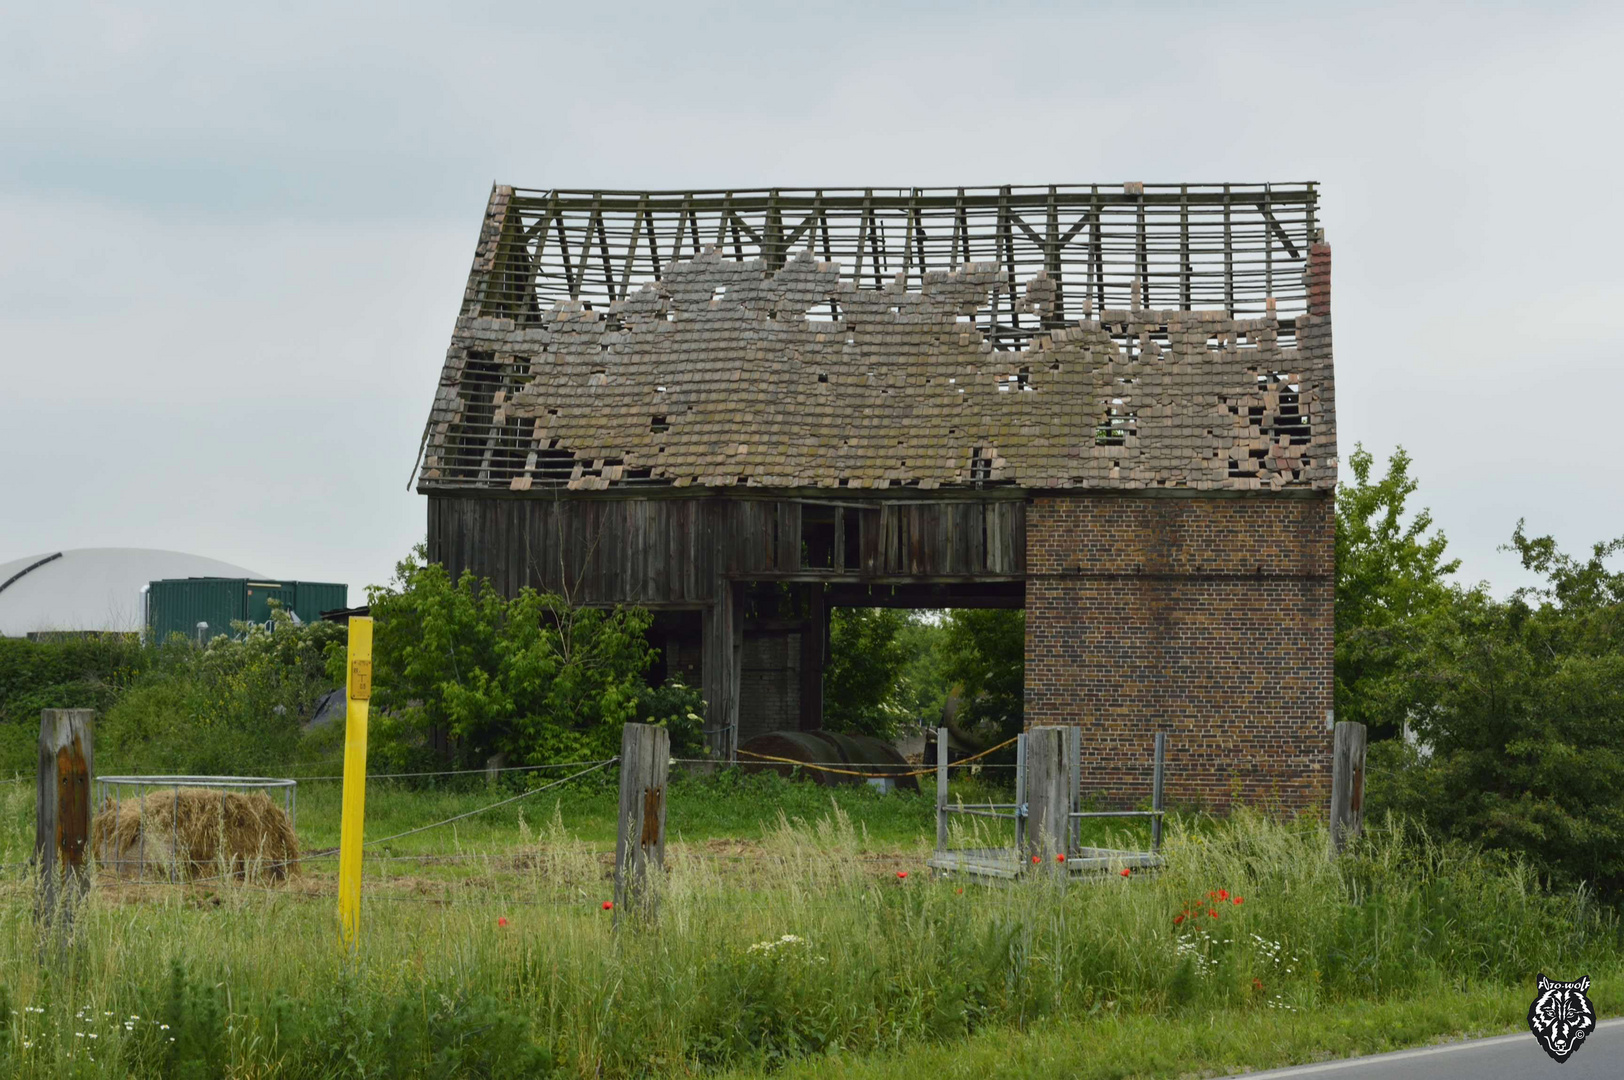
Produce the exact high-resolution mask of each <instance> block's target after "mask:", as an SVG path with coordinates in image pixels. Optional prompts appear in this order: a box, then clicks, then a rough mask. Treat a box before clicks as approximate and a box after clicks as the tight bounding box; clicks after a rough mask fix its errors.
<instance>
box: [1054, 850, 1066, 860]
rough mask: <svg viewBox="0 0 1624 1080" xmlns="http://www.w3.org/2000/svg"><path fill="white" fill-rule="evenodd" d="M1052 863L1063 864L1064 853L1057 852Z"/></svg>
mask: <svg viewBox="0 0 1624 1080" xmlns="http://www.w3.org/2000/svg"><path fill="white" fill-rule="evenodd" d="M1054 861H1055V862H1065V861H1066V853H1065V852H1064V851H1061V852H1057V853H1056V854H1055V857H1054Z"/></svg>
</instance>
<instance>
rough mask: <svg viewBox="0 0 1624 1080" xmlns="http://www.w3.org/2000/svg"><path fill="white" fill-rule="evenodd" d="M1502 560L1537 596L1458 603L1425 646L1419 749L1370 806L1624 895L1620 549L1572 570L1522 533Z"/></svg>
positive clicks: (1623, 588)
mask: <svg viewBox="0 0 1624 1080" xmlns="http://www.w3.org/2000/svg"><path fill="white" fill-rule="evenodd" d="M1510 547H1511V549H1512V550H1514V551H1516V552H1517V554H1518V555H1519V556H1520V558H1521V561H1522V565H1523V567H1524V568H1525V569H1527V570H1530V571H1532V572H1534V573H1536V574H1539V575H1540V577H1541V578H1542V579H1543V583H1542V584H1541V585H1539V586H1536V587H1532V588H1525V589H1520V590H1518V591H1517V592H1516V593H1515V594H1513V595H1512V597H1511V598H1510V599H1509V600H1503V601H1502V600H1496V599H1495V598H1493V597H1491V596H1490V595H1488V593H1487V592H1486V591H1485V590H1484V589H1482V588H1477V589H1471V590H1455V591H1453V592H1452V594H1451V603H1450V604H1449V605H1448V607H1447V609H1446V611H1445V612H1444V614H1443V615H1442V617H1440V618H1437V619H1436V620H1434V622H1433V624H1432V629H1431V632H1430V634H1429V640H1428V641H1427V643H1426V649H1425V659H1424V661H1423V663H1424V664H1425V668H1426V671H1427V680H1428V683H1429V685H1428V687H1427V693H1426V695H1425V697H1424V698H1422V699H1420V700H1418V707H1417V708H1416V710H1415V711H1414V713H1413V716H1412V719H1411V723H1412V725H1413V727H1414V729H1415V731H1416V734H1417V735H1418V737H1419V747H1418V748H1405V749H1397V748H1395V749H1394V750H1391V751H1388V752H1386V753H1385V754H1384V755H1383V757H1384V758H1385V759H1386V760H1384V761H1383V762H1382V764H1383V765H1384V766H1385V769H1386V771H1388V772H1389V773H1390V774H1391V775H1390V778H1389V779H1388V780H1387V781H1386V782H1385V784H1384V783H1382V782H1381V781H1378V782H1377V784H1376V787H1375V789H1374V791H1373V795H1374V796H1375V804H1376V805H1377V806H1383V805H1386V806H1392V807H1394V808H1397V809H1400V810H1404V811H1406V812H1409V813H1411V814H1413V815H1415V816H1418V817H1420V818H1422V819H1423V820H1425V821H1426V822H1427V823H1428V824H1429V825H1431V826H1432V827H1433V828H1434V829H1435V830H1437V831H1439V832H1443V833H1445V834H1448V835H1451V836H1456V837H1459V838H1462V839H1466V840H1471V841H1474V842H1477V843H1481V844H1484V845H1487V846H1490V847H1495V848H1500V849H1504V850H1507V851H1511V852H1515V853H1517V854H1518V855H1520V856H1522V857H1524V858H1526V859H1527V860H1528V861H1529V862H1530V863H1532V864H1533V865H1534V866H1536V867H1538V868H1539V869H1540V870H1541V871H1542V872H1544V873H1545V874H1547V875H1548V876H1549V877H1550V878H1552V879H1553V880H1555V881H1557V882H1560V883H1564V884H1567V883H1573V882H1578V881H1584V882H1589V883H1590V884H1591V885H1592V886H1593V887H1595V888H1597V889H1598V890H1600V891H1602V892H1603V893H1605V894H1608V895H1610V896H1613V897H1615V898H1616V897H1620V896H1624V573H1619V572H1616V571H1612V570H1609V569H1608V567H1607V565H1606V560H1607V559H1608V558H1609V557H1610V556H1612V555H1614V554H1616V553H1618V552H1619V551H1621V550H1624V539H1621V540H1613V541H1610V542H1607V543H1599V544H1595V545H1594V546H1593V547H1592V549H1591V554H1590V557H1589V558H1588V559H1577V558H1574V557H1572V556H1570V555H1567V554H1565V553H1563V552H1562V551H1560V550H1559V549H1558V547H1557V545H1556V544H1555V542H1554V540H1553V539H1552V538H1551V537H1548V536H1543V537H1535V538H1529V537H1528V536H1527V535H1526V534H1525V533H1524V530H1523V525H1522V523H1521V522H1519V523H1518V526H1517V529H1516V531H1515V532H1514V533H1513V534H1512V538H1511V544H1510Z"/></svg>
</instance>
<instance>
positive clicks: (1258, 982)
mask: <svg viewBox="0 0 1624 1080" xmlns="http://www.w3.org/2000/svg"><path fill="white" fill-rule="evenodd" d="M1252 989H1253V990H1262V989H1263V980H1262V979H1253V980H1252Z"/></svg>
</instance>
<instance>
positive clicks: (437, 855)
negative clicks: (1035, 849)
mask: <svg viewBox="0 0 1624 1080" xmlns="http://www.w3.org/2000/svg"><path fill="white" fill-rule="evenodd" d="M1015 741H1016V740H1015V739H1009V740H1006V741H1005V742H1003V743H999V744H998V745H997V746H993V747H990V748H988V749H986V750H984V751H981V752H980V753H977V754H974V755H971V756H970V757H967V758H963V759H961V760H959V761H957V762H953V763H951V764H950V765H949V768H973V767H976V766H977V765H978V764H980V766H981V767H984V768H990V767H998V766H997V765H994V764H991V763H981V759H983V758H985V757H986V756H988V755H990V754H993V753H995V752H997V751H999V750H1001V749H1004V748H1005V747H1007V746H1009V745H1011V744H1013V743H1014V742H1015ZM741 753H744V754H747V755H748V756H751V757H753V758H759V759H761V760H762V761H763V762H772V763H776V764H789V765H792V766H795V767H797V768H806V769H811V770H814V771H824V772H830V773H839V774H845V775H852V776H860V777H881V776H889V777H893V778H894V777H901V776H922V775H926V774H928V773H932V772H934V771H935V770H934V769H933V768H929V769H915V770H908V771H905V772H897V771H896V770H897V768H898V766H897V765H896V764H894V763H893V764H889V765H884V764H875V765H865V764H864V763H851V762H807V761H797V760H794V759H790V758H781V757H776V756H774V755H766V754H752V753H751V752H749V751H741ZM619 760H620V759H619V757H618V756H617V757H612V758H606V759H604V760H601V761H571V762H553V763H548V764H544V765H521V766H512V767H503V768H499V769H443V770H434V771H424V772H407V773H369V774H367V779H369V780H388V779H404V778H423V777H443V776H467V775H487V774H490V773H493V772H494V773H515V772H531V771H538V770H552V769H563V768H572V767H579V768H578V771H576V772H574V773H572V774H571V775H569V776H565V777H561V778H559V779H557V780H554V781H551V782H550V783H547V784H543V785H541V786H540V787H536V788H532V789H530V790H527V791H522V792H519V793H518V794H515V795H511V796H508V797H506V798H501V799H497V800H495V801H493V802H489V803H486V804H485V805H482V806H478V807H475V808H473V809H471V810H467V811H463V812H461V813H457V814H453V815H451V816H449V817H445V818H442V819H440V820H438V821H432V822H429V823H427V824H424V825H419V826H416V827H413V828H410V829H405V830H402V831H400V832H396V833H391V834H389V835H387V836H381V837H375V838H372V839H368V840H365V841H364V842H363V845H362V846H363V848H365V849H367V850H369V851H372V850H374V849H377V848H379V847H381V846H383V845H385V844H389V843H391V842H393V841H397V840H401V839H404V838H406V837H409V836H416V835H420V834H422V833H427V832H431V831H433V830H435V829H440V828H444V827H447V826H450V825H454V824H455V823H457V822H460V821H466V820H468V819H470V818H474V817H477V816H479V815H481V814H485V813H488V812H490V811H492V810H496V809H499V808H501V807H504V806H509V805H511V804H514V803H517V802H520V801H522V800H525V799H529V798H532V797H534V796H536V795H541V794H544V793H545V792H548V791H552V790H555V789H557V788H560V787H562V786H564V785H566V784H569V783H572V782H574V781H576V780H580V779H582V778H584V777H586V776H589V775H592V774H594V773H598V772H600V771H602V770H605V769H607V768H609V767H610V766H613V765H615V764H617V763H618V762H619ZM671 760H672V762H673V763H674V764H675V763H683V764H707V765H716V764H719V762H717V761H715V760H714V759H711V758H673V759H671ZM854 764H855V765H856V768H853V767H852V766H853V765H854ZM583 766H584V767H583ZM1009 767H1013V766H1009ZM864 768H868V769H872V770H885V771H883V772H882V771H873V772H863V771H860V770H862V769H864ZM32 779H33V778H32V777H26V776H18V777H11V778H8V779H6V780H4V781H3V782H5V783H22V782H24V781H28V780H32ZM296 779H298V780H341V779H343V777H342V775H335V776H330V777H329V776H318V777H296ZM337 857H338V851H337V849H336V848H334V849H323V850H318V851H313V852H309V853H306V854H303V855H301V856H300V857H299V858H298V859H291V860H285V861H281V862H270V863H264V864H261V865H259V866H258V867H257V870H259V871H261V872H264V871H278V870H284V869H286V868H287V867H288V866H289V865H290V864H295V863H305V862H314V861H322V860H328V859H336V858H337ZM374 857H375V858H381V859H383V860H385V861H386V862H397V861H399V862H404V861H411V862H470V861H475V860H487V861H489V860H500V859H504V858H506V859H512V858H516V857H522V856H520V855H518V854H517V853H506V854H496V853H484V852H480V853H470V852H418V853H401V854H396V853H377V852H375V854H374ZM689 857H697V858H716V859H725V860H744V859H751V858H775V857H777V856H772V855H770V854H768V853H765V852H714V853H707V852H697V851H696V852H692V853H690V856H689ZM31 866H32V861H25V862H13V863H0V872H3V873H10V872H13V871H21V872H23V873H24V874H26V873H27V871H28V870H29V869H30V868H31ZM225 881H230V882H232V883H233V884H234V885H237V886H243V887H248V888H253V889H261V890H263V891H270V892H277V893H281V894H285V895H308V894H293V893H287V892H286V890H284V889H279V888H274V887H266V886H256V885H253V884H252V883H251V882H249V881H247V880H246V878H245V874H244V872H243V871H242V870H240V869H238V870H232V871H228V872H226V873H217V874H210V875H205V876H201V877H198V876H182V877H180V878H179V879H177V880H174V881H167V880H162V879H155V880H150V881H148V880H141V881H137V882H130V883H128V884H133V885H159V886H169V885H173V886H181V887H191V886H197V885H207V884H213V883H217V882H225ZM388 899H391V900H401V899H408V898H402V897H388ZM410 899H418V898H410ZM424 899H429V898H424ZM429 902H441V901H438V900H430V901H429Z"/></svg>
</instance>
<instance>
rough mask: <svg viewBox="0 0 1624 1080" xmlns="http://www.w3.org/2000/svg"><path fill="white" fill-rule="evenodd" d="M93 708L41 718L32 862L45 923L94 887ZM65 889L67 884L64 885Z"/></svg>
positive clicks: (66, 923)
mask: <svg viewBox="0 0 1624 1080" xmlns="http://www.w3.org/2000/svg"><path fill="white" fill-rule="evenodd" d="M94 715H95V714H94V713H92V712H91V710H89V709H44V710H41V712H40V720H39V789H38V794H37V796H36V799H35V804H34V809H35V817H34V864H35V866H37V867H38V868H39V891H38V893H37V894H36V896H35V900H34V913H35V916H36V918H38V919H39V920H40V922H41V923H43V924H44V925H45V926H47V927H48V926H50V925H51V924H52V923H54V922H55V919H56V915H57V913H58V912H60V913H61V914H62V919H63V929H64V930H67V929H70V928H71V927H72V923H73V909H74V906H75V905H76V903H77V902H78V900H79V898H80V897H81V896H83V895H84V892H85V890H86V889H87V888H89V886H90V878H89V874H88V871H87V870H86V867H85V854H86V850H85V849H86V848H88V847H89V846H90V811H91V807H90V781H91V778H92V777H93V776H94V775H95V771H94V756H93V753H92V744H91V718H92V717H93V716H94ZM64 885H65V886H66V888H63V886H64Z"/></svg>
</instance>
